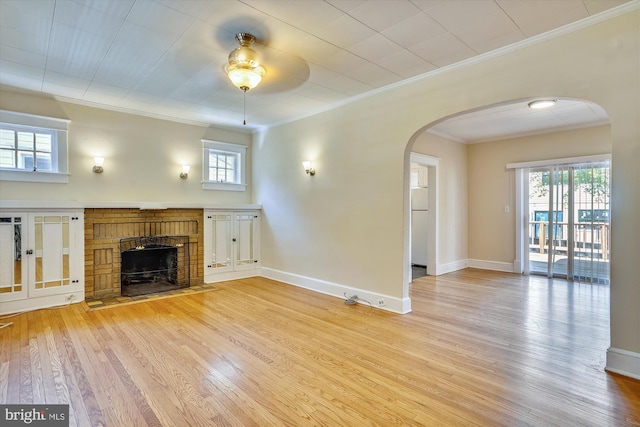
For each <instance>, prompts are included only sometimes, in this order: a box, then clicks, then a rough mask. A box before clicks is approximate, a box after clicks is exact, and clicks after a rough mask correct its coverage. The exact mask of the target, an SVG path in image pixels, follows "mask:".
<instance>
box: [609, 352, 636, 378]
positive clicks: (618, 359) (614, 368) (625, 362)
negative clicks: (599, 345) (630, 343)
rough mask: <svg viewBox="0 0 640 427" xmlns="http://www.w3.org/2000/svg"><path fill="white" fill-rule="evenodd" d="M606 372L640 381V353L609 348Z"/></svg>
mask: <svg viewBox="0 0 640 427" xmlns="http://www.w3.org/2000/svg"><path fill="white" fill-rule="evenodd" d="M605 370H607V371H609V372H614V373H616V374H620V375H624V376H626V377H631V378H635V379H637V380H640V353H635V352H633V351H628V350H622V349H620V348H615V347H609V349H608V350H607V366H606V367H605Z"/></svg>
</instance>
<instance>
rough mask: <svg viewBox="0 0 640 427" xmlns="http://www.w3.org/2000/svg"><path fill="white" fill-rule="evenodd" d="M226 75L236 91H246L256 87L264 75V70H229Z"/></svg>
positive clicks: (260, 68)
mask: <svg viewBox="0 0 640 427" xmlns="http://www.w3.org/2000/svg"><path fill="white" fill-rule="evenodd" d="M227 75H228V76H229V80H231V83H233V85H234V86H235V87H237V88H238V89H241V90H243V91H245V92H246V91H248V90H251V89H253V88H254V87H256V86H258V84H259V83H260V82H261V81H262V76H263V75H264V68H262V67H257V68H231V67H230V68H229V69H228V70H227Z"/></svg>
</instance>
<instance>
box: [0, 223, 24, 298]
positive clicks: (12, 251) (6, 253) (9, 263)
mask: <svg viewBox="0 0 640 427" xmlns="http://www.w3.org/2000/svg"><path fill="white" fill-rule="evenodd" d="M27 218H28V215H27V214H26V213H23V212H12V213H2V214H0V301H14V300H18V299H24V298H26V297H27V281H28V274H29V270H28V265H27V262H26V260H25V254H26V251H27V249H26V248H25V243H26V242H25V241H24V240H25V239H24V236H25V235H26V232H27V229H26V226H27Z"/></svg>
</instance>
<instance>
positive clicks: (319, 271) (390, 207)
mask: <svg viewBox="0 0 640 427" xmlns="http://www.w3.org/2000/svg"><path fill="white" fill-rule="evenodd" d="M639 22H640V14H639V13H638V11H637V9H636V10H634V11H633V12H630V13H628V14H626V15H623V16H620V17H617V18H613V19H610V20H609V21H605V22H602V23H599V24H597V25H593V26H591V27H588V28H585V29H582V30H578V31H576V32H574V33H570V34H566V35H563V36H560V37H558V38H555V39H550V40H547V41H545V42H543V43H539V44H536V45H533V46H530V47H527V48H523V49H521V50H519V51H516V52H513V53H508V54H504V55H503V56H499V57H495V58H493V59H489V60H486V61H482V62H477V63H470V64H468V65H467V66H464V67H460V68H457V69H455V70H450V71H448V72H445V73H435V74H434V75H432V76H430V77H428V78H426V79H424V80H418V81H415V82H414V83H412V84H410V85H405V86H401V87H397V88H394V89H393V90H389V91H387V92H383V93H379V94H377V95H375V96H371V97H369V98H366V99H362V100H359V101H357V102H354V103H352V104H349V105H346V106H343V107H341V108H339V109H336V110H333V111H329V112H326V113H322V114H319V115H316V116H313V117H308V118H305V119H302V120H299V121H297V122H294V123H290V124H285V125H282V126H279V127H276V128H274V129H270V130H268V131H266V132H265V133H263V134H261V135H258V136H257V137H256V143H255V146H254V155H255V159H256V161H255V163H254V172H255V177H256V184H257V185H256V192H255V201H256V202H259V203H262V204H263V205H264V218H265V227H263V229H264V230H265V232H264V234H263V254H265V256H264V257H263V266H267V267H270V268H273V269H276V270H282V271H291V272H295V273H296V274H299V275H301V276H306V277H314V278H317V279H322V280H327V281H331V282H335V283H340V284H343V285H348V286H356V287H359V288H363V289H366V290H370V291H372V292H379V293H383V294H387V295H393V296H396V297H399V298H404V297H406V296H407V295H408V286H407V282H408V278H407V274H406V271H404V270H406V269H405V268H404V266H406V265H407V263H408V262H409V257H408V246H409V236H408V223H409V201H408V195H409V190H408V174H409V150H408V149H407V147H408V145H409V142H410V140H412V138H414V135H419V134H421V129H423V128H424V127H426V126H428V125H429V124H430V123H433V122H435V121H437V120H439V119H441V118H443V117H447V116H450V115H452V114H455V113H459V112H463V111H468V110H471V109H476V108H481V107H484V106H488V105H493V104H499V103H503V102H507V101H510V100H514V99H522V100H525V99H531V98H532V97H536V96H557V97H568V98H581V99H586V100H590V101H593V102H595V103H597V104H599V105H600V106H602V107H603V108H604V109H605V111H606V112H607V113H608V115H609V116H610V118H611V123H612V126H611V132H612V152H613V158H612V161H613V164H614V168H613V173H612V175H613V176H612V184H613V189H612V222H613V223H614V224H615V226H614V228H613V230H612V274H611V278H612V283H613V285H612V287H611V304H612V310H611V340H612V347H613V348H618V349H623V350H625V351H628V352H631V353H632V354H638V355H639V356H640V334H638V332H637V331H638V330H640V310H638V309H637V307H638V306H639V305H640V286H638V282H637V278H638V277H640V262H639V261H640V259H639V258H638V253H640V243H639V241H640V239H638V237H637V236H639V235H640V220H639V218H640V187H639V186H638V185H637V183H638V182H640V167H639V166H640V128H639V126H640V125H639V122H640V121H639V120H638V117H640V102H639V99H640V79H639V78H638V76H639V75H640V69H639V65H640V46H639V41H640V31H639ZM411 145H412V144H411ZM310 157H313V158H314V159H315V160H316V162H317V166H318V167H317V174H316V176H315V177H309V176H307V175H305V174H304V171H303V170H302V166H301V165H300V162H301V161H302V160H304V159H306V158H310ZM472 232H473V231H472ZM620 354H622V353H620ZM611 363H613V364H617V362H616V361H614V360H613V358H611V359H610V364H611ZM624 363H625V362H622V364H624ZM610 367H611V366H610ZM633 369H637V370H638V372H639V374H640V368H638V367H635V368H633Z"/></svg>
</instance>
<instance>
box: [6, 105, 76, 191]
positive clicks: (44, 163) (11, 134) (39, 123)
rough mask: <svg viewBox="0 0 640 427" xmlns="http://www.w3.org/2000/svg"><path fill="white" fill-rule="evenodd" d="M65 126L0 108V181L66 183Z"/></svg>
mask: <svg viewBox="0 0 640 427" xmlns="http://www.w3.org/2000/svg"><path fill="white" fill-rule="evenodd" d="M68 125H69V120H64V119H56V118H52V117H43V116H34V115H31V114H24V113H16V112H13V111H6V110H0V181H26V182H51V183H68V182H69V174H68V158H67V128H68Z"/></svg>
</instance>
